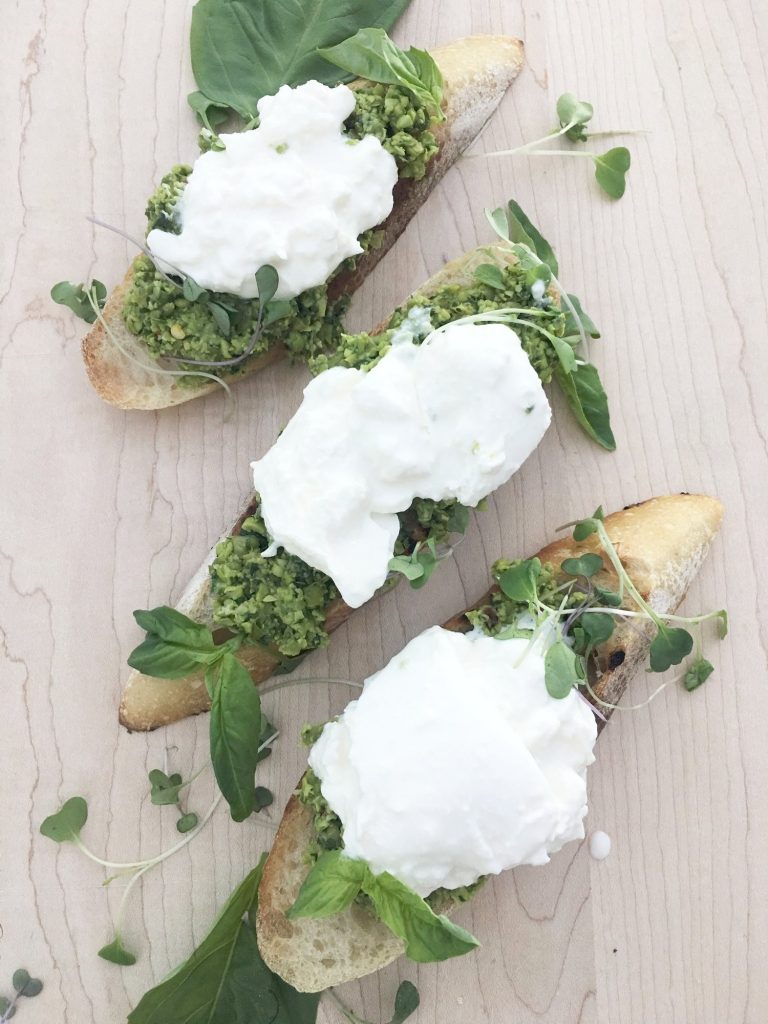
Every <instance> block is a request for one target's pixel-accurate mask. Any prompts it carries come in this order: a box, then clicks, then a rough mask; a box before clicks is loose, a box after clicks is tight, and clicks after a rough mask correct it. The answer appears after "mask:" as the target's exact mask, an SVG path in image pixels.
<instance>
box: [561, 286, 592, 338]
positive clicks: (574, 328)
mask: <svg viewBox="0 0 768 1024" xmlns="http://www.w3.org/2000/svg"><path fill="white" fill-rule="evenodd" d="M568 298H569V299H570V300H571V305H572V306H573V308H574V309H575V310H576V313H577V314H578V317H579V320H581V326H582V327H583V328H584V333H585V334H586V335H588V336H589V337H590V338H599V337H600V331H599V330H598V329H597V327H596V326H595V322H594V320H592V319H591V317H589V316H588V315H587V314H586V313H585V312H584V310H583V308H582V305H581V302H580V301H579V299H578V296H576V295H571V294H570V293H569V294H568ZM562 311H563V314H564V315H565V333H566V334H578V333H579V325H578V324H577V323H576V318H575V317H574V315H573V313H572V312H571V311H570V309H568V307H567V306H566V305H565V303H563V310H562Z"/></svg>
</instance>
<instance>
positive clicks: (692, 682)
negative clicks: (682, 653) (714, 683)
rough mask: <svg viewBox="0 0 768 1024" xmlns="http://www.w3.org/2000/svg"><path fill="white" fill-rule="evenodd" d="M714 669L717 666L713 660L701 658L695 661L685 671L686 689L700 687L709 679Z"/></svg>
mask: <svg viewBox="0 0 768 1024" xmlns="http://www.w3.org/2000/svg"><path fill="white" fill-rule="evenodd" d="M714 671H715V666H714V665H713V664H712V662H711V661H707V659H706V658H699V659H698V661H694V663H693V664H692V665H691V667H690V668H689V669H688V671H687V672H686V673H685V679H684V683H685V688H686V690H696V689H698V687H699V686H701V684H702V683H705V682H706V681H707V679H709V677H710V676H711V675H712V673H713V672H714Z"/></svg>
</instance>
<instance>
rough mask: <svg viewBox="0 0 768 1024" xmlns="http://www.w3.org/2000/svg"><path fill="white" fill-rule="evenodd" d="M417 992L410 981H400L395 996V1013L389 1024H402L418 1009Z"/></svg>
mask: <svg viewBox="0 0 768 1024" xmlns="http://www.w3.org/2000/svg"><path fill="white" fill-rule="evenodd" d="M419 1002H420V999H419V990H418V989H417V988H416V986H415V985H414V984H413V982H411V981H401V982H400V985H399V987H398V989H397V993H396V994H395V1012H394V1015H393V1017H392V1020H391V1021H390V1022H389V1024H404V1022H405V1021H406V1020H408V1018H409V1017H410V1016H411V1014H412V1013H415V1012H416V1011H417V1010H418V1008H419Z"/></svg>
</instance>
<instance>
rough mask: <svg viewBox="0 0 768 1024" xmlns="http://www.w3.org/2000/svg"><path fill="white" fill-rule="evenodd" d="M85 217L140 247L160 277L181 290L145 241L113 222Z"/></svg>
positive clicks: (168, 264)
mask: <svg viewBox="0 0 768 1024" xmlns="http://www.w3.org/2000/svg"><path fill="white" fill-rule="evenodd" d="M85 219H86V220H88V221H90V222H91V224H95V225H96V226H97V227H100V228H106V229H107V231H113V232H114V233H115V234H116V235H120V237H121V238H124V239H125V240H126V241H127V242H130V243H131V244H132V245H135V246H136V247H137V248H138V249H141V251H142V252H143V253H144V255H145V256H146V257H147V258H148V259H150V260H151V261H152V264H153V266H154V268H155V270H156V271H157V272H158V274H160V276H161V277H164V278H165V280H166V281H167V282H168V283H169V284H172V285H173V287H174V288H178V289H179V291H183V286H182V285H180V284H179V282H178V281H174V280H173V278H172V277H171V276H170V275H169V274H166V272H165V271H164V270H163V269H162V267H158V265H157V263H156V262H155V256H154V255H153V253H152V250H151V249H150V248H149V246H148V245H147V244H146V243H145V242H140V241H139V240H138V239H137V238H134V237H133V235H129V234H128V232H127V231H123V230H122V228H116V227H115V226H114V225H113V224H107V222H106V221H103V220H99V218H98V217H86V218H85ZM163 263H165V265H166V266H167V267H171V268H172V269H173V270H175V271H176V273H177V274H178V275H179V277H181V278H185V277H189V275H188V274H185V273H184V271H183V270H179V268H178V267H174V266H173V264H172V263H168V261H167V260H163ZM190 280H192V278H190ZM195 284H197V282H195Z"/></svg>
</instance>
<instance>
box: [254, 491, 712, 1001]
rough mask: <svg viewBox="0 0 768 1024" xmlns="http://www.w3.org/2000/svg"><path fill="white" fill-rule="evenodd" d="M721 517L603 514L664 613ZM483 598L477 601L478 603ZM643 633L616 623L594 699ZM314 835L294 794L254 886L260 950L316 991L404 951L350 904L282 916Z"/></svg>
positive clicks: (455, 621) (620, 679) (642, 654)
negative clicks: (327, 913) (315, 915)
mask: <svg viewBox="0 0 768 1024" xmlns="http://www.w3.org/2000/svg"><path fill="white" fill-rule="evenodd" d="M722 514H723V513H722V506H721V505H720V502H719V501H717V500H716V499H715V498H708V497H705V496H704V495H698V494H680V495H673V496H671V497H666V498H652V499H651V500H650V501H646V502H643V503H642V504H640V505H633V506H630V507H629V508H626V509H624V510H623V511H622V512H616V513H614V514H613V515H611V516H608V518H607V519H606V521H605V525H606V528H607V530H608V534H609V536H610V537H611V539H612V540H613V542H614V544H615V545H616V547H617V548H618V550H619V553H620V555H621V559H622V561H623V563H624V565H625V567H626V568H627V571H628V572H629V574H630V576H631V577H632V579H633V580H634V582H635V584H636V585H637V587H638V589H639V590H640V592H641V593H642V594H643V596H644V597H645V598H646V600H648V601H649V602H650V604H651V605H652V607H653V608H654V609H655V610H656V611H657V612H662V613H666V612H671V611H673V610H674V609H675V608H676V607H677V606H678V604H679V603H680V601H681V600H682V599H683V597H684V595H685V592H686V590H687V588H688V586H689V584H690V582H691V580H692V579H693V577H694V576H695V575H696V573H697V571H698V569H699V566H700V565H701V563H702V561H703V560H704V557H705V555H706V553H707V550H708V548H709V545H710V543H711V542H712V539H713V537H714V536H715V534H716V533H717V530H718V527H719V525H720V521H721V519H722ZM585 551H599V546H598V544H597V543H596V542H595V541H594V540H593V539H592V540H589V541H587V542H586V543H583V544H577V543H576V542H575V541H574V540H573V539H572V538H571V537H564V538H563V539H562V540H557V541H555V542H554V543H553V544H550V545H548V546H547V547H545V548H543V549H542V550H541V551H540V552H539V554H538V557H539V558H540V559H541V560H542V561H543V562H552V563H553V564H554V565H556V566H559V565H560V563H561V562H562V561H563V560H564V559H565V558H569V557H571V556H573V555H576V554H583V553H584V552H585ZM606 561H607V560H605V559H604V562H606ZM604 578H605V581H606V584H607V585H610V581H611V580H613V581H616V576H615V573H614V572H613V570H612V569H609V571H608V572H607V573H606V576H605V577H604ZM489 594H490V592H489ZM489 594H486V595H484V597H483V598H482V599H481V600H480V601H479V602H478V603H477V605H475V607H478V608H479V607H482V606H483V605H484V604H486V603H487V600H488V597H489ZM445 628H446V629H453V630H457V631H460V632H468V631H469V630H470V629H471V628H472V627H471V625H470V623H469V621H468V619H467V618H466V614H465V613H464V612H462V613H460V614H459V615H456V616H455V617H454V618H452V619H450V620H449V621H448V622H446V623H445ZM650 639H651V636H650V630H648V631H642V630H636V629H627V628H621V627H620V626H617V629H616V631H615V633H614V636H612V637H611V639H610V641H609V642H608V643H607V644H605V645H604V646H603V648H601V649H600V650H599V651H598V664H597V666H596V672H595V677H594V679H593V682H592V686H593V689H594V690H595V692H596V693H597V695H598V696H599V697H600V698H601V700H604V701H606V702H608V703H611V704H615V703H616V702H617V701H618V700H619V698H620V697H621V695H622V693H623V692H624V690H625V688H626V686H627V683H628V682H629V679H630V676H631V674H632V672H633V671H634V670H635V669H636V668H637V667H638V665H640V663H641V662H643V661H644V660H645V658H646V655H647V653H648V647H649V645H650ZM602 710H603V712H604V713H606V711H605V709H602ZM385 767H386V766H382V770H385ZM312 839H313V831H312V815H311V812H310V811H309V810H308V809H307V808H306V807H305V806H304V805H303V804H301V803H299V801H298V799H297V798H296V797H295V796H293V797H291V799H290V801H289V802H288V806H287V807H286V810H285V813H284V815H283V820H282V822H281V824H280V828H279V829H278V832H277V836H276V837H275V842H274V845H273V847H272V851H271V853H270V854H269V858H268V860H267V863H266V865H265V867H264V874H263V876H262V882H261V887H260V890H259V912H258V921H257V935H258V941H259V949H260V951H261V955H262V957H263V958H264V961H265V962H266V964H267V965H268V966H269V967H270V968H271V969H272V970H273V971H275V972H276V973H277V974H279V975H280V976H281V977H282V978H284V979H285V980H286V981H287V982H288V983H289V984H291V985H293V987H294V988H297V989H298V990H299V991H301V992H318V991H320V990H321V989H325V988H328V987H329V986H331V985H340V984H341V983H342V982H345V981H351V980H352V979H354V978H360V977H362V976H363V975H365V974H369V973H371V972H372V971H376V970H378V969H379V968H381V967H384V966H385V964H388V963H390V961H392V960H394V959H395V958H396V957H398V956H400V954H401V953H402V952H403V948H404V947H403V944H402V942H401V941H400V940H399V939H397V938H396V937H395V936H394V935H393V934H392V933H391V932H390V931H389V929H388V928H387V927H386V926H385V925H383V924H381V923H380V922H379V921H378V920H377V919H376V918H375V917H374V916H373V915H372V914H371V913H369V912H368V911H367V910H365V909H364V908H361V907H358V906H356V905H353V906H352V907H350V908H349V909H348V910H345V911H344V912H343V913H341V914H336V915H334V916H333V917H328V918H325V919H322V920H313V919H311V918H304V919H301V920H297V921H289V920H288V919H287V918H286V916H285V911H286V910H287V909H288V907H290V906H291V905H292V904H293V902H294V901H295V899H296V897H297V895H298V893H299V889H300V888H301V885H302V883H303V881H304V879H305V878H306V876H307V873H308V870H309V867H308V864H307V861H306V857H305V855H306V851H307V848H308V846H309V844H310V843H311V842H312ZM446 910H450V907H444V908H441V911H442V912H443V913H444V912H445V911H446Z"/></svg>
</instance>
